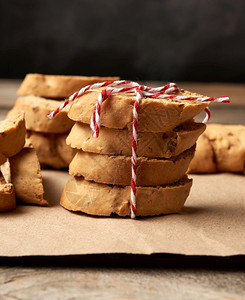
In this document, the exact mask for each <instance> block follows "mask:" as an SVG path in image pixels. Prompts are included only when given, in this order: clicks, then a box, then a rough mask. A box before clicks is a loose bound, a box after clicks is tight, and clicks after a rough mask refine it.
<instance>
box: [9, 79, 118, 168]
mask: <svg viewBox="0 0 245 300" xmlns="http://www.w3.org/2000/svg"><path fill="white" fill-rule="evenodd" d="M116 79H118V78H116V77H86V76H61V75H42V74H27V75H26V77H25V79H24V81H23V82H22V84H21V86H20V88H19V90H18V92H17V94H18V95H20V96H21V97H19V98H18V99H17V100H16V103H15V106H14V108H13V109H12V110H11V111H10V112H9V114H8V116H10V115H13V114H16V113H18V112H20V111H24V112H25V119H26V128H27V136H26V146H33V147H34V148H35V149H36V151H37V155H38V159H39V161H40V163H41V166H42V167H46V166H48V167H53V168H56V169H60V168H65V167H67V166H68V165H69V163H70V161H71V160H72V158H73V157H74V155H75V150H74V149H71V148H70V147H68V146H67V145H66V142H65V139H66V137H67V134H68V133H69V131H70V129H71V127H72V125H73V124H74V122H73V121H72V120H70V119H69V118H68V117H67V111H68V107H66V108H65V109H64V110H63V111H62V112H61V113H60V114H59V116H57V117H56V118H54V119H52V120H49V119H48V118H47V114H48V113H50V112H51V111H53V110H54V109H56V108H57V107H58V106H59V105H60V104H61V101H63V100H64V99H65V98H67V97H69V96H70V95H71V94H72V93H74V92H75V91H77V90H79V89H80V88H81V87H84V86H86V85H88V84H92V83H94V82H102V81H107V80H116Z"/></svg>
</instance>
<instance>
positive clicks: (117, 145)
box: [61, 89, 208, 216]
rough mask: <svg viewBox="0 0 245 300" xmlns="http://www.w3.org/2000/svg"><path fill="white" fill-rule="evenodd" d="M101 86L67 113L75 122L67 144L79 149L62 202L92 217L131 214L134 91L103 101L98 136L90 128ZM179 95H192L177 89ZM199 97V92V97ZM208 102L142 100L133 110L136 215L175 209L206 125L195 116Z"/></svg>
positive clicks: (179, 204)
mask: <svg viewBox="0 0 245 300" xmlns="http://www.w3.org/2000/svg"><path fill="white" fill-rule="evenodd" d="M100 92H101V89H96V90H90V91H87V92H86V93H85V94H83V95H82V96H81V97H79V98H77V99H76V100H75V101H74V102H73V104H72V105H71V108H70V110H69V112H68V117H69V118H70V119H71V120H73V121H75V122H76V123H75V125H74V126H73V128H72V130H71V132H70V134H69V135H68V137H67V144H68V145H70V146H71V147H73V148H76V149H79V150H78V152H77V154H76V155H75V157H74V158H73V160H72V161H71V163H70V166H69V173H70V175H72V177H71V178H70V180H69V181H68V183H67V184H66V186H65V188H64V190H63V193H62V196H61V205H62V206H63V207H65V208H66V209H68V210H71V211H82V212H85V213H87V214H92V215H102V216H110V215H111V214H113V213H115V214H117V215H119V216H129V215H130V183H131V143H132V142H131V140H132V118H133V113H132V110H133V104H134V101H135V96H134V94H129V93H120V94H113V95H111V96H110V97H109V98H108V99H107V100H106V101H105V102H103V104H102V108H101V115H100V122H101V128H100V133H99V137H98V138H93V137H91V130H90V127H89V123H90V118H91V116H92V112H93V108H94V105H95V104H96V102H97V99H98V95H99V93H100ZM177 94H179V95H188V96H189V95H192V96H197V94H194V93H190V92H187V91H183V90H179V92H178V93H177ZM198 96H200V95H198ZM207 105H208V103H203V102H193V101H192V102H191V101H179V100H170V99H164V100H163V99H149V98H142V100H141V103H140V105H139V111H138V145H137V172H136V175H137V178H136V186H137V187H136V207H137V210H136V215H137V216H151V215H159V214H168V213H175V212H179V211H180V210H181V208H182V206H183V205H184V202H185V200H186V198H187V196H188V194H189V191H190V188H191V185H192V180H191V179H188V177H187V176H186V175H185V173H186V171H187V169H188V166H189V163H190V161H191V159H192V158H193V156H194V151H195V142H196V140H197V138H198V136H199V135H200V134H201V133H202V132H203V131H204V130H205V125H204V124H202V123H195V122H194V121H193V118H194V116H195V115H197V114H199V113H200V112H201V111H203V110H204V109H205V108H206V106H207Z"/></svg>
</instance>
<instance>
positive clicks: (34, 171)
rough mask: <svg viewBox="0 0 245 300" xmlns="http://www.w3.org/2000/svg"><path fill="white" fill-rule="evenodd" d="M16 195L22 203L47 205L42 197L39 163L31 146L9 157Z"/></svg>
mask: <svg viewBox="0 0 245 300" xmlns="http://www.w3.org/2000/svg"><path fill="white" fill-rule="evenodd" d="M9 161H10V167H11V177H12V182H13V185H14V187H15V193H16V197H17V198H18V199H19V200H20V201H21V202H23V203H29V204H37V205H44V206H46V205H48V202H47V201H46V200H45V199H43V194H44V190H43V184H42V175H41V170H40V164H39V162H38V158H37V155H36V152H35V149H33V148H23V149H22V150H21V152H19V153H18V154H17V155H15V156H13V157H11V158H10V159H9Z"/></svg>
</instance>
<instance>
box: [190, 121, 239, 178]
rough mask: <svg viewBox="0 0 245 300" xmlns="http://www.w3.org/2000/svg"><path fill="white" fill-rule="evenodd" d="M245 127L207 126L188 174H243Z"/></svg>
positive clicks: (199, 140) (198, 143)
mask: <svg viewBox="0 0 245 300" xmlns="http://www.w3.org/2000/svg"><path fill="white" fill-rule="evenodd" d="M244 137H245V126H241V125H221V124H209V125H207V129H206V131H205V133H203V134H202V135H201V136H200V138H199V139H198V142H197V149H196V153H195V157H194V159H193V160H192V161H191V164H190V167H189V170H188V172H189V173H214V172H238V173H240V172H244V163H245V138H244Z"/></svg>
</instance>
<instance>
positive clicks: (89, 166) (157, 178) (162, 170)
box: [69, 147, 195, 186]
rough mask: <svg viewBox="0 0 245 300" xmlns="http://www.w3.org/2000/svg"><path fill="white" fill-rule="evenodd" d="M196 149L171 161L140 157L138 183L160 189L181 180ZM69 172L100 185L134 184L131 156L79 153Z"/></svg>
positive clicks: (138, 159) (138, 160)
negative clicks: (160, 186)
mask: <svg viewBox="0 0 245 300" xmlns="http://www.w3.org/2000/svg"><path fill="white" fill-rule="evenodd" d="M194 151H195V147H193V148H191V149H189V150H186V151H185V152H183V153H182V154H180V155H179V156H177V157H172V158H171V159H155V158H152V159H149V158H147V157H137V172H136V176H137V179H136V184H137V185H140V186H157V185H166V184H171V183H173V182H176V181H178V180H180V179H181V178H182V177H183V176H184V174H185V172H186V171H187V169H188V166H189V163H190V161H191V159H192V158H193V156H194ZM69 173H70V175H73V176H83V177H84V178H85V179H86V180H92V181H95V182H99V183H106V184H115V185H130V183H131V157H129V156H121V155H117V156H115V155H111V156H109V155H102V154H96V153H88V152H83V151H82V150H79V151H78V153H77V154H76V155H75V157H74V159H73V160H72V162H71V163H70V166H69Z"/></svg>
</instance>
